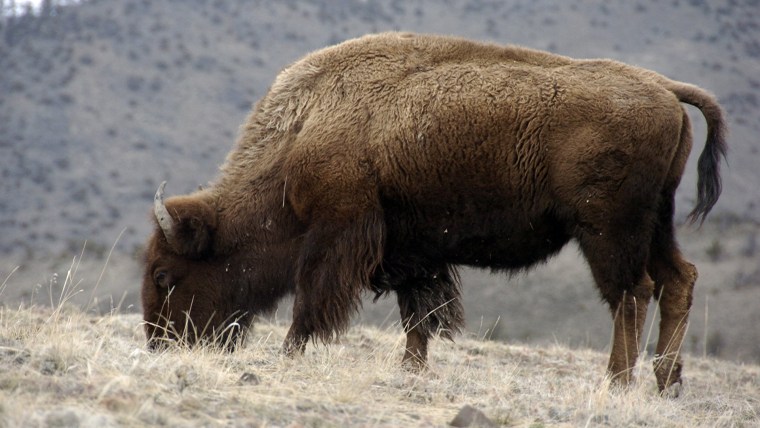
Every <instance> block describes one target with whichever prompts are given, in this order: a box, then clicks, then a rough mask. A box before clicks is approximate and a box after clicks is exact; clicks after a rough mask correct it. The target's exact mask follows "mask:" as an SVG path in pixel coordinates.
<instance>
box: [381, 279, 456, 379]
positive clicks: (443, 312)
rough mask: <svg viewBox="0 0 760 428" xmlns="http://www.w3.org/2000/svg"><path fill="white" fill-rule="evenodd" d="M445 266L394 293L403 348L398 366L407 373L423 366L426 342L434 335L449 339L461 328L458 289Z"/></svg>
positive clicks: (414, 280)
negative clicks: (401, 331)
mask: <svg viewBox="0 0 760 428" xmlns="http://www.w3.org/2000/svg"><path fill="white" fill-rule="evenodd" d="M451 269H452V268H451V267H449V266H444V267H441V268H440V269H435V270H432V271H431V273H430V275H429V276H428V277H426V278H415V279H411V280H407V281H405V283H404V284H403V285H402V286H400V287H399V288H398V289H397V290H396V295H397V297H398V305H399V310H400V312H401V323H402V325H403V327H404V330H405V331H406V348H405V350H404V357H403V359H402V360H401V364H402V366H403V367H404V368H407V369H409V370H411V371H415V372H416V371H421V370H423V369H424V368H425V367H426V366H427V354H428V342H429V340H430V338H431V337H432V336H433V335H434V334H436V333H438V334H440V335H441V336H442V337H444V338H447V339H452V337H453V335H454V334H455V333H458V332H459V331H460V330H461V328H462V326H463V325H464V309H463V308H462V303H461V297H460V292H459V285H458V283H457V281H456V274H455V273H454V272H453V271H452V270H451Z"/></svg>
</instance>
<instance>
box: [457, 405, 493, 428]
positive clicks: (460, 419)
mask: <svg viewBox="0 0 760 428" xmlns="http://www.w3.org/2000/svg"><path fill="white" fill-rule="evenodd" d="M449 425H451V426H453V427H497V426H499V425H497V424H496V423H495V422H494V421H492V420H491V419H489V418H488V416H486V415H485V413H483V412H481V411H480V410H478V409H476V408H474V407H472V406H470V405H469V404H468V405H465V406H464V407H462V408H461V409H459V413H457V415H456V416H455V417H454V419H453V420H452V421H451V422H449Z"/></svg>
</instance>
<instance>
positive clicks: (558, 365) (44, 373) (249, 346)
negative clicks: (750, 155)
mask: <svg viewBox="0 0 760 428" xmlns="http://www.w3.org/2000/svg"><path fill="white" fill-rule="evenodd" d="M65 282H66V284H65V285H66V287H64V290H68V291H67V293H78V292H80V291H79V290H80V289H82V288H81V286H82V285H83V284H81V283H79V282H78V281H77V280H76V269H75V266H72V271H71V272H70V274H69V275H67V277H66V279H65ZM67 295H70V294H66V293H63V292H62V293H61V294H60V296H56V298H57V301H56V304H55V305H54V306H53V307H50V308H41V307H19V308H8V307H2V308H0V421H2V425H3V426H9V427H12V426H56V425H57V426H85V427H87V426H93V427H108V426H123V425H127V426H151V425H175V426H222V425H225V426H227V425H232V426H444V425H446V424H447V423H448V422H449V421H451V420H452V419H453V418H454V416H455V415H456V413H457V411H458V410H459V409H460V408H462V407H463V406H464V405H472V406H474V407H475V408H477V409H479V410H481V411H483V412H484V413H485V414H486V415H487V416H488V417H489V418H490V419H491V420H492V421H493V422H495V423H497V424H502V425H508V426H632V425H650V426H690V427H691V426H757V424H760V393H758V391H760V368H758V367H757V366H749V365H744V366H743V365H737V364H732V363H727V362H723V361H719V360H714V359H707V358H698V357H694V356H686V376H687V378H686V385H685V386H684V389H683V391H682V394H681V396H680V397H679V398H678V399H667V398H662V397H660V396H659V395H658V394H657V388H656V384H655V380H654V375H653V374H652V371H651V368H652V360H651V358H649V357H646V356H644V357H643V358H642V361H641V362H640V363H639V365H638V366H637V367H636V377H637V379H638V380H637V382H636V383H635V384H634V385H633V386H632V387H631V388H629V389H628V390H625V391H620V390H615V389H614V388H611V387H610V383H609V381H608V379H607V378H606V377H605V375H604V368H605V367H606V360H607V356H606V355H604V354H602V353H599V352H595V351H591V350H587V349H568V348H567V347H564V346H562V345H559V344H556V345H554V346H551V347H534V346H524V345H507V344H503V343H499V342H494V341H490V340H487V339H485V338H484V337H479V336H475V335H465V336H463V337H459V338H457V341H456V342H455V343H450V342H444V341H434V342H433V344H432V347H431V350H430V355H431V366H430V369H429V370H428V371H427V372H424V373H422V374H413V373H410V372H407V371H405V370H403V369H402V368H400V364H399V363H400V359H401V356H402V354H403V346H404V336H403V334H402V332H401V329H400V327H399V326H398V325H393V326H390V327H388V328H385V329H377V328H371V327H366V326H355V327H354V328H352V329H351V330H350V331H349V333H348V334H347V335H345V336H344V337H343V338H342V339H341V340H340V341H339V342H338V343H334V344H331V345H330V346H312V345H310V346H309V347H308V348H307V352H306V354H305V355H304V356H303V357H299V358H295V359H288V358H284V357H282V356H281V355H280V354H279V349H280V344H281V342H282V340H283V338H284V336H285V333H286V331H287V327H286V326H285V325H282V324H280V323H277V322H260V323H258V324H257V325H256V326H255V328H254V330H253V331H252V332H251V333H250V334H249V335H248V337H247V340H246V342H245V343H244V344H243V345H242V346H240V347H239V349H238V351H236V352H234V353H229V352H225V351H224V350H223V347H222V348H220V347H214V346H198V347H194V348H189V347H186V346H171V347H168V348H167V349H164V350H162V351H159V352H149V351H148V350H147V349H146V346H145V338H144V336H143V326H142V324H141V322H142V321H141V319H140V317H139V316H137V315H123V314H119V313H118V310H114V311H112V313H110V314H107V315H105V316H95V315H93V314H92V313H91V312H88V311H86V310H83V309H81V308H78V307H75V306H72V305H69V304H67V298H66V296H67ZM486 336H487V334H486Z"/></svg>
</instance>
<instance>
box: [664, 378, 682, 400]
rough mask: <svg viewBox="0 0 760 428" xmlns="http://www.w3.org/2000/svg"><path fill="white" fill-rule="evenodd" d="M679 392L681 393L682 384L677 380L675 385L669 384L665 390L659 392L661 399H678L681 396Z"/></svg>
mask: <svg viewBox="0 0 760 428" xmlns="http://www.w3.org/2000/svg"><path fill="white" fill-rule="evenodd" d="M681 391H683V383H682V382H681V381H680V380H679V381H678V382H676V383H672V384H670V386H668V387H667V388H665V389H663V390H662V391H660V397H663V398H670V399H673V398H678V397H679V396H680V395H681Z"/></svg>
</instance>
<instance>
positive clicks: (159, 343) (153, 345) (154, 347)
mask: <svg viewBox="0 0 760 428" xmlns="http://www.w3.org/2000/svg"><path fill="white" fill-rule="evenodd" d="M147 345H148V350H149V351H151V352H158V351H161V350H162V349H164V348H166V343H165V341H163V340H159V339H156V338H150V339H148V343H147Z"/></svg>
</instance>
